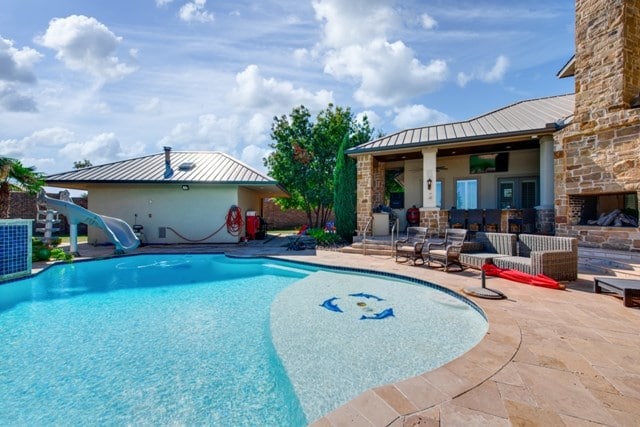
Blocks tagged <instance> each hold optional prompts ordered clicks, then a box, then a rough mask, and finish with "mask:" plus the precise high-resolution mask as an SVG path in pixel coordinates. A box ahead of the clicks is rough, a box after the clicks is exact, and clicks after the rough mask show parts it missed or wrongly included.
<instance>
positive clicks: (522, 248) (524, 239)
mask: <svg viewBox="0 0 640 427" xmlns="http://www.w3.org/2000/svg"><path fill="white" fill-rule="evenodd" d="M518 255H519V256H502V257H496V258H494V259H493V263H494V264H495V265H496V266H498V267H499V268H508V269H512V270H518V271H521V272H523V273H528V274H532V275H536V274H544V275H546V276H549V277H551V278H553V279H555V280H576V279H577V278H578V241H577V239H575V238H572V237H555V236H540V235H536V234H520V236H519V254H518Z"/></svg>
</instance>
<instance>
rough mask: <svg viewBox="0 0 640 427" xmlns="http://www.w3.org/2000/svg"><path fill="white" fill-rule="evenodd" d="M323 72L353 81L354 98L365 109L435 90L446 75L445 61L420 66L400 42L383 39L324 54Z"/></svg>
mask: <svg viewBox="0 0 640 427" xmlns="http://www.w3.org/2000/svg"><path fill="white" fill-rule="evenodd" d="M325 72H327V73H328V74H331V75H333V76H335V77H336V78H338V79H345V78H347V79H348V78H355V79H357V80H359V81H360V86H359V87H358V89H357V90H356V92H355V95H354V96H355V98H356V100H357V101H359V102H360V103H361V104H362V105H364V106H365V107H371V106H375V105H383V106H388V105H395V104H398V103H401V102H402V101H403V100H406V99H408V98H411V97H413V96H416V95H419V94H422V93H425V92H430V91H433V90H434V89H436V88H437V87H438V86H439V85H440V84H441V83H442V82H443V81H444V80H445V79H446V76H447V74H448V67H447V64H446V62H445V61H442V60H433V61H431V62H430V63H429V64H428V65H425V64H423V63H421V62H420V61H419V60H417V59H416V58H415V56H414V54H413V51H412V50H411V49H410V48H408V47H407V46H406V45H405V44H404V43H402V42H401V41H397V42H395V43H389V42H387V41H386V40H383V39H376V40H373V41H371V42H370V43H369V44H368V45H366V46H356V45H354V46H349V47H347V48H344V49H341V50H339V51H334V52H332V53H329V54H328V55H327V59H326V63H325Z"/></svg>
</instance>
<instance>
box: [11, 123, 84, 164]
mask: <svg viewBox="0 0 640 427" xmlns="http://www.w3.org/2000/svg"><path fill="white" fill-rule="evenodd" d="M74 141H75V135H74V134H73V132H71V131H69V130H68V129H64V128H60V127H52V128H45V129H41V130H37V131H35V132H33V133H32V134H31V135H29V136H26V137H24V138H21V139H4V140H0V153H2V155H4V156H7V157H12V158H19V159H21V160H22V163H23V164H25V165H27V166H35V167H36V169H37V170H38V171H40V172H45V171H52V170H54V169H56V166H58V170H60V169H61V168H60V166H59V165H57V164H56V162H55V161H54V160H53V159H54V158H57V157H58V150H59V149H60V148H61V147H63V146H64V145H66V144H69V143H72V142H74ZM34 155H37V157H34Z"/></svg>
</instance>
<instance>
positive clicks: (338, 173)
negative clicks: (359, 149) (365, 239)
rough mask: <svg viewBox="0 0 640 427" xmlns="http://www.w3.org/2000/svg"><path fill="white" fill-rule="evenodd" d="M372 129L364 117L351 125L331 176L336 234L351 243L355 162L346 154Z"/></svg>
mask: <svg viewBox="0 0 640 427" xmlns="http://www.w3.org/2000/svg"><path fill="white" fill-rule="evenodd" d="M371 134H372V129H371V128H370V126H369V120H368V119H367V117H366V116H365V117H364V120H363V121H362V123H355V122H354V123H352V129H351V132H350V134H345V136H344V137H343V139H342V143H341V144H340V149H339V151H338V155H337V159H336V168H335V170H334V175H333V186H334V196H333V199H334V201H335V205H334V211H335V214H336V233H338V234H339V235H340V237H342V238H343V239H344V240H346V241H347V242H349V243H351V242H352V241H353V233H354V231H355V230H356V227H357V223H356V222H357V218H356V213H357V212H356V203H357V197H356V196H357V184H358V183H357V165H356V161H355V160H354V159H352V158H351V157H349V156H348V155H347V154H346V151H347V149H349V148H351V147H354V146H356V145H359V144H362V143H364V142H367V141H368V140H370V139H371Z"/></svg>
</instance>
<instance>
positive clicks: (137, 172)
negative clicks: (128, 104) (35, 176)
mask: <svg viewBox="0 0 640 427" xmlns="http://www.w3.org/2000/svg"><path fill="white" fill-rule="evenodd" d="M189 162H192V163H194V164H195V167H194V168H193V169H191V170H186V171H183V170H180V165H181V164H183V163H189ZM171 168H172V169H173V175H171V176H170V177H169V178H165V177H164V172H165V157H164V152H163V153H160V154H152V155H150V156H145V157H138V158H135V159H129V160H123V161H120V162H114V163H108V164H105V165H100V166H93V167H88V168H83V169H78V170H73V171H69V172H62V173H58V174H53V175H49V176H47V178H46V181H47V184H48V185H50V183H56V184H62V183H64V182H92V183H107V182H109V183H113V182H127V183H132V182H138V183H161V182H174V183H209V184H212V183H215V184H277V182H276V181H275V180H273V179H272V178H270V177H269V176H267V175H264V174H262V173H260V172H258V171H256V170H255V169H253V168H251V167H250V166H248V165H246V164H244V163H242V162H240V161H239V160H236V159H234V158H233V157H231V156H229V155H227V154H224V153H221V152H193V151H172V152H171Z"/></svg>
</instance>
